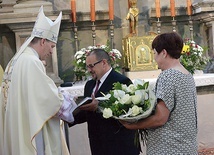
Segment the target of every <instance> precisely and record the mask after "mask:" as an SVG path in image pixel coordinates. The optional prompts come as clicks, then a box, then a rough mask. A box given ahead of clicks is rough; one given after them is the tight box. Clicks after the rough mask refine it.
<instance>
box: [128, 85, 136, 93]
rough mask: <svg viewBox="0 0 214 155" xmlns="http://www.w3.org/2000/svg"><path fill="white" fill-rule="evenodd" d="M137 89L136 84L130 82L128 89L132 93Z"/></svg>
mask: <svg viewBox="0 0 214 155" xmlns="http://www.w3.org/2000/svg"><path fill="white" fill-rule="evenodd" d="M135 90H136V88H135V86H134V85H133V84H130V85H129V86H128V88H127V91H128V92H130V93H132V94H133V93H134V92H135Z"/></svg>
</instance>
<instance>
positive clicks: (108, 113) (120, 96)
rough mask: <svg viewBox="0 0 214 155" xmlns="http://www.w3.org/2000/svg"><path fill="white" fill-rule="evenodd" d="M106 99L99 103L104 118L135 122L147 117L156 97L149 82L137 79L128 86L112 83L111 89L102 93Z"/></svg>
mask: <svg viewBox="0 0 214 155" xmlns="http://www.w3.org/2000/svg"><path fill="white" fill-rule="evenodd" d="M104 97H105V99H106V100H104V101H102V102H101V103H100V104H99V107H100V110H101V111H102V112H103V117H104V118H110V117H113V118H115V119H119V120H124V121H128V122H135V121H137V120H139V119H142V118H146V117H148V116H149V115H150V114H151V113H152V110H153V108H154V105H155V102H156V97H155V94H154V92H153V91H152V88H151V87H150V86H149V82H145V81H143V80H140V79H137V80H135V81H134V83H133V84H130V85H129V86H127V85H125V84H120V83H119V82H117V83H114V87H113V90H111V91H110V92H109V94H106V95H105V94H104Z"/></svg>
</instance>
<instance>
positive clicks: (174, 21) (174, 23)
mask: <svg viewBox="0 0 214 155" xmlns="http://www.w3.org/2000/svg"><path fill="white" fill-rule="evenodd" d="M175 26H176V20H175V18H174V17H172V31H173V32H176V28H175Z"/></svg>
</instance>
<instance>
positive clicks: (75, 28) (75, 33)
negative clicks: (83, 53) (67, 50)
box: [73, 22, 78, 51]
mask: <svg viewBox="0 0 214 155" xmlns="http://www.w3.org/2000/svg"><path fill="white" fill-rule="evenodd" d="M73 32H74V40H75V50H76V51H78V35H77V26H76V24H75V22H74V25H73Z"/></svg>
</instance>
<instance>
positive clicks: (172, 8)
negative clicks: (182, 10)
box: [170, 0, 175, 17]
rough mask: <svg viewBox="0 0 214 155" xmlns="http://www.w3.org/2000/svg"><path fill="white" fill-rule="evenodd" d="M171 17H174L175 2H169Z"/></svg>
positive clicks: (172, 0)
mask: <svg viewBox="0 0 214 155" xmlns="http://www.w3.org/2000/svg"><path fill="white" fill-rule="evenodd" d="M170 10H171V16H172V17H175V0H170Z"/></svg>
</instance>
